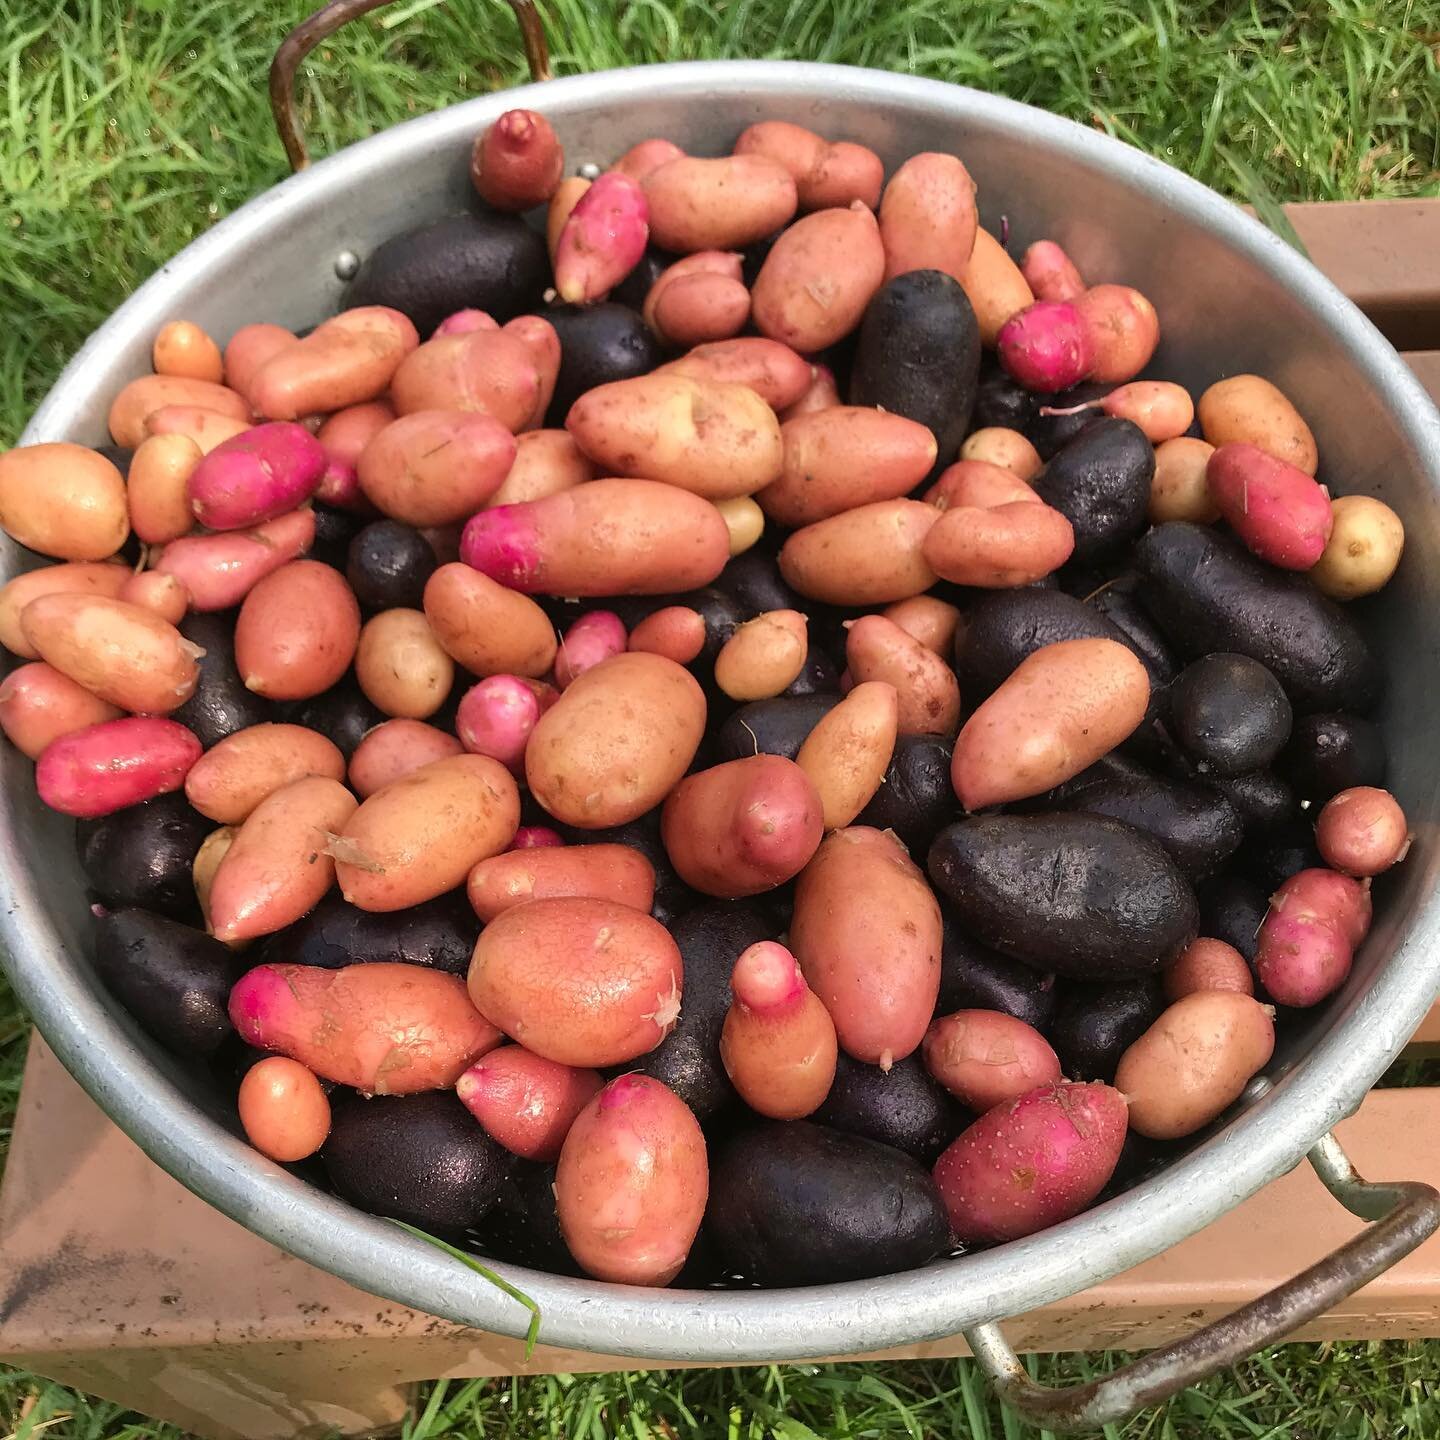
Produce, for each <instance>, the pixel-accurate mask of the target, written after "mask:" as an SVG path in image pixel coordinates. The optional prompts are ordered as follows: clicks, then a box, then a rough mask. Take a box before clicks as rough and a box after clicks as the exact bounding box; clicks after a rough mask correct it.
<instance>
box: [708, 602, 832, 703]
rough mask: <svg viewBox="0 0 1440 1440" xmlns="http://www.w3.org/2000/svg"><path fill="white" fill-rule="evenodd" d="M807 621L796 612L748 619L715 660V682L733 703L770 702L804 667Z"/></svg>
mask: <svg viewBox="0 0 1440 1440" xmlns="http://www.w3.org/2000/svg"><path fill="white" fill-rule="evenodd" d="M808 623H809V622H808V620H807V618H806V617H805V616H804V615H802V614H801V613H800V612H799V611H798V610H767V611H766V612H765V613H764V614H763V615H757V616H756V617H755V618H754V619H753V620H747V621H746V622H745V623H744V624H743V625H741V626H740V627H739V628H738V629H737V630H736V631H735V633H734V634H733V635H732V636H731V637H730V638H729V639H728V640H727V641H726V642H725V644H724V645H723V646H721V648H720V653H719V654H718V655H717V656H716V657H715V683H716V685H718V686H719V687H720V689H721V690H722V691H723V692H724V693H725V694H726V695H728V696H729V697H730V698H731V699H732V700H737V701H739V702H740V703H741V704H744V703H745V702H747V701H750V700H769V699H770V698H771V697H772V696H775V695H779V694H780V693H781V691H783V690H785V689H786V688H787V687H788V686H789V685H790V684H791V683H792V682H793V681H794V679H795V677H796V676H797V675H799V673H800V672H801V671H802V670H803V669H804V668H805V658H806V656H807V655H808V654H809V643H810V642H809V636H808V633H807V625H808Z"/></svg>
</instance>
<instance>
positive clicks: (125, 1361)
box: [0, 201, 1440, 1440]
mask: <svg viewBox="0 0 1440 1440" xmlns="http://www.w3.org/2000/svg"><path fill="white" fill-rule="evenodd" d="M1290 216H1291V219H1292V221H1293V223H1294V225H1295V227H1296V229H1297V231H1298V232H1299V234H1300V236H1301V237H1302V239H1303V240H1304V242H1305V244H1306V245H1307V247H1308V248H1309V250H1310V253H1311V255H1312V257H1313V258H1314V259H1315V261H1316V263H1317V264H1319V265H1320V266H1321V267H1322V268H1323V269H1325V270H1326V271H1327V273H1329V274H1330V275H1331V276H1332V278H1334V279H1335V280H1336V282H1337V283H1338V284H1340V286H1341V287H1342V288H1343V289H1344V290H1345V291H1346V292H1347V293H1348V294H1350V295H1351V296H1352V297H1353V298H1355V299H1356V301H1357V302H1358V303H1359V304H1360V305H1361V306H1362V307H1363V308H1364V309H1365V311H1366V313H1367V314H1369V315H1370V317H1371V318H1372V319H1373V320H1374V321H1375V323H1376V324H1377V325H1378V326H1379V327H1380V328H1381V329H1382V330H1383V331H1384V332H1385V333H1386V335H1387V336H1388V337H1389V338H1390V339H1391V340H1392V342H1393V343H1395V344H1396V345H1398V346H1400V347H1402V348H1404V349H1406V351H1407V352H1414V353H1407V358H1408V359H1409V360H1410V362H1411V364H1412V365H1414V367H1415V369H1416V371H1417V372H1418V373H1419V374H1420V375H1421V377H1422V379H1423V380H1424V381H1425V383H1426V385H1427V386H1428V387H1429V389H1430V391H1431V393H1432V395H1435V396H1436V398H1437V400H1440V243H1437V242H1440V201H1420V202H1409V201H1389V202H1377V203H1375V204H1365V205H1300V206H1292V207H1290ZM1416 1043H1417V1045H1419V1046H1421V1047H1422V1048H1423V1047H1424V1046H1432V1047H1436V1048H1440V1009H1437V1010H1436V1011H1432V1012H1431V1014H1430V1016H1429V1017H1428V1018H1427V1020H1426V1021H1425V1023H1424V1024H1423V1025H1422V1027H1421V1029H1420V1031H1419V1032H1417V1035H1416ZM1437 1117H1440V1091H1437V1090H1431V1089H1412V1090H1389V1091H1377V1092H1375V1093H1374V1094H1372V1095H1371V1096H1370V1097H1369V1098H1368V1099H1367V1100H1366V1101H1365V1103H1364V1105H1363V1106H1362V1107H1361V1109H1360V1110H1359V1112H1358V1113H1357V1114H1356V1115H1355V1116H1353V1117H1352V1118H1351V1119H1349V1120H1347V1121H1345V1122H1343V1123H1342V1124H1341V1125H1340V1127H1339V1135H1340V1138H1341V1140H1342V1141H1343V1143H1344V1145H1345V1147H1346V1149H1347V1150H1348V1151H1349V1152H1350V1154H1351V1156H1352V1157H1353V1158H1354V1160H1355V1162H1356V1164H1357V1165H1358V1167H1359V1169H1360V1170H1361V1172H1362V1173H1363V1174H1367V1175H1372V1176H1374V1177H1375V1178H1406V1179H1416V1180H1424V1181H1428V1182H1429V1183H1430V1184H1432V1185H1435V1186H1437V1187H1440V1150H1437V1148H1436V1147H1435V1145H1434V1144H1433V1143H1432V1141H1433V1136H1434V1133H1435V1128H1436V1124H1437ZM1358 1223H1359V1222H1358V1221H1356V1220H1355V1219H1353V1217H1351V1216H1349V1215H1347V1214H1346V1213H1345V1212H1343V1211H1342V1210H1341V1209H1340V1208H1339V1207H1338V1206H1337V1205H1336V1204H1335V1203H1334V1202H1333V1201H1332V1200H1330V1198H1329V1197H1328V1195H1326V1193H1325V1192H1324V1190H1323V1189H1322V1187H1321V1186H1320V1184H1319V1183H1318V1181H1316V1180H1315V1179H1314V1178H1313V1177H1312V1176H1311V1175H1310V1174H1309V1171H1308V1169H1304V1168H1302V1169H1301V1170H1297V1171H1295V1172H1294V1173H1292V1174H1291V1175H1288V1176H1286V1177H1285V1178H1283V1179H1281V1180H1279V1181H1276V1182H1275V1183H1274V1184H1272V1185H1270V1186H1269V1187H1267V1188H1266V1189H1265V1190H1263V1191H1262V1192H1261V1193H1260V1194H1259V1195H1256V1196H1254V1197H1253V1198H1252V1199H1250V1200H1249V1201H1247V1202H1246V1203H1245V1204H1243V1205H1241V1206H1239V1207H1238V1208H1237V1209H1236V1210H1234V1211H1232V1212H1231V1213H1230V1214H1229V1215H1227V1216H1225V1217H1224V1218H1223V1219H1221V1220H1219V1221H1217V1222H1216V1223H1215V1224H1214V1225H1212V1226H1210V1227H1209V1228H1208V1229H1207V1230H1205V1231H1204V1232H1203V1233H1202V1234H1200V1235H1196V1236H1192V1237H1191V1238H1190V1239H1189V1240H1186V1241H1184V1242H1182V1243H1181V1244H1179V1245H1177V1246H1175V1247H1174V1248H1173V1249H1171V1250H1169V1251H1167V1252H1166V1253H1165V1254H1164V1255H1161V1256H1158V1257H1157V1258H1156V1259H1154V1260H1150V1261H1147V1262H1146V1263H1145V1264H1143V1265H1139V1266H1136V1267H1135V1268H1134V1269H1132V1270H1129V1271H1127V1272H1126V1273H1125V1274H1123V1275H1119V1276H1116V1277H1115V1278H1114V1279H1112V1280H1108V1281H1106V1282H1104V1283H1103V1284H1100V1285H1096V1286H1094V1287H1092V1288H1091V1289H1089V1290H1087V1291H1084V1292H1083V1293H1082V1294H1079V1295H1076V1296H1072V1297H1071V1298H1069V1299H1068V1300H1064V1301H1061V1302H1059V1303H1057V1304H1055V1305H1051V1306H1047V1307H1046V1308H1045V1309H1043V1310H1038V1311H1035V1312H1032V1313H1031V1314H1029V1315H1027V1316H1024V1317H1022V1318H1019V1319H1016V1320H1012V1321H1008V1322H1007V1323H1006V1326H1005V1330H1006V1335H1007V1337H1008V1338H1009V1339H1010V1341H1011V1343H1012V1344H1013V1345H1015V1347H1016V1348H1017V1349H1020V1350H1081V1349H1099V1348H1105V1347H1112V1346H1117V1347H1128V1348H1145V1347H1147V1346H1153V1345H1156V1344H1161V1343H1163V1342H1165V1341H1167V1340H1170V1339H1173V1338H1176V1337H1178V1336H1180V1335H1182V1334H1185V1333H1188V1332H1189V1331H1190V1330H1192V1329H1193V1328H1195V1327H1196V1326H1197V1325H1200V1324H1203V1323H1204V1322H1205V1321H1207V1320H1210V1319H1214V1318H1217V1317H1218V1316H1220V1315H1223V1314H1224V1313H1226V1312H1227V1311H1229V1310H1231V1309H1233V1308H1234V1307H1235V1306H1236V1305H1238V1304H1240V1303H1242V1302H1244V1301H1245V1300H1248V1299H1250V1298H1252V1297H1253V1296H1255V1295H1257V1294H1260V1293H1261V1292H1263V1291H1265V1290H1267V1289H1269V1288H1271V1287H1272V1286H1273V1285H1275V1284H1277V1283H1279V1282H1280V1281H1281V1280H1284V1279H1286V1278H1288V1277H1289V1276H1291V1275H1293V1274H1294V1273H1296V1272H1297V1271H1299V1270H1302V1269H1304V1268H1305V1266H1307V1265H1308V1264H1310V1263H1311V1262H1313V1261H1314V1260H1316V1259H1317V1258H1318V1257H1319V1256H1321V1255H1322V1254H1324V1253H1326V1252H1327V1251H1329V1250H1331V1249H1333V1248H1334V1247H1335V1246H1337V1245H1338V1244H1340V1243H1341V1242H1342V1241H1343V1240H1344V1239H1346V1238H1347V1237H1348V1236H1350V1235H1351V1234H1353V1233H1354V1231H1355V1229H1356V1227H1357V1225H1358ZM1371 1335H1375V1336H1379V1335H1383V1336H1385V1337H1387V1338H1396V1337H1407V1336H1422V1335H1440V1237H1436V1238H1433V1239H1432V1240H1430V1241H1428V1242H1427V1243H1426V1244H1425V1245H1422V1246H1421V1247H1420V1249H1419V1250H1417V1251H1416V1252H1415V1253H1414V1254H1412V1255H1411V1256H1410V1257H1409V1258H1408V1259H1406V1260H1405V1261H1403V1262H1402V1263H1401V1264H1400V1265H1397V1266H1396V1267H1395V1268H1394V1269H1393V1270H1391V1271H1389V1272H1388V1273H1386V1274H1385V1275H1383V1276H1381V1277H1380V1278H1379V1279H1378V1280H1376V1281H1374V1282H1373V1283H1372V1284H1370V1285H1368V1286H1366V1287H1365V1288H1364V1289H1363V1290H1361V1291H1360V1292H1359V1293H1357V1294H1356V1295H1355V1296H1353V1297H1352V1298H1351V1299H1350V1300H1348V1301H1347V1302H1346V1303H1345V1304H1344V1305H1343V1306H1341V1307H1340V1308H1339V1309H1338V1310H1336V1311H1333V1312H1332V1313H1330V1314H1329V1315H1326V1316H1324V1317H1323V1318H1322V1319H1320V1320H1318V1321H1316V1322H1315V1323H1314V1324H1313V1325H1311V1326H1308V1327H1307V1328H1306V1329H1305V1330H1303V1331H1301V1332H1300V1336H1301V1338H1313V1339H1321V1338H1354V1337H1362V1336H1371ZM963 1351H964V1345H963V1342H962V1341H960V1340H959V1338H958V1337H955V1338H952V1339H947V1340H942V1341H937V1342H934V1343H930V1344H925V1345H917V1346H910V1347H906V1348H905V1349H903V1350H895V1351H885V1352H880V1353H879V1354H877V1355H876V1356H873V1357H867V1358H900V1357H902V1356H903V1357H940V1356H946V1355H956V1354H961V1353H963ZM0 1355H3V1356H4V1357H5V1358H6V1359H8V1360H10V1361H12V1362H13V1363H15V1364H18V1365H23V1366H25V1367H27V1368H30V1369H33V1370H36V1371H38V1372H39V1373H41V1374H43V1375H47V1376H50V1377H52V1378H54V1379H56V1380H59V1381H62V1382H64V1383H66V1384H69V1385H73V1386H75V1387H77V1388H79V1389H82V1390H86V1391H89V1392H91V1393H95V1394H99V1395H102V1396H105V1397H106V1398H109V1399H112V1400H116V1401H119V1402H121V1403H123V1404H125V1405H128V1406H130V1407H132V1408H134V1409H136V1410H139V1411H141V1412H143V1413H145V1414H148V1415H153V1416H155V1417H156V1418H159V1419H165V1420H169V1421H172V1422H173V1423H175V1424H177V1425H179V1426H182V1427H183V1428H185V1429H187V1430H189V1431H191V1432H193V1433H195V1434H198V1435H202V1436H210V1437H215V1440H238V1437H245V1440H262V1437H292V1436H317V1437H318V1436H320V1435H324V1434H328V1433H334V1432H340V1433H342V1434H360V1433H366V1432H370V1431H373V1430H375V1429H378V1428H382V1427H385V1426H387V1425H391V1424H393V1423H394V1422H396V1421H398V1420H399V1419H400V1418H401V1417H402V1416H403V1415H404V1413H405V1410H406V1404H407V1397H408V1387H409V1386H410V1385H411V1384H412V1383H413V1382H415V1381H417V1380H422V1379H429V1378H433V1377H437V1376H468V1375H511V1374H523V1373H555V1372H557V1371H569V1372H575V1371H594V1370H607V1369H617V1368H629V1367H631V1366H635V1365H639V1364H640V1362H636V1361H634V1360H630V1359H627V1358H626V1357H623V1356H597V1355H590V1354H584V1353H577V1352H574V1351H564V1350H556V1349H553V1348H548V1347H544V1346H542V1347H541V1348H540V1349H538V1350H537V1351H536V1353H535V1355H534V1356H533V1357H532V1358H531V1360H530V1361H529V1362H527V1361H526V1360H525V1358H524V1354H523V1347H522V1346H521V1345H520V1344H519V1343H518V1342H516V1341H512V1340H508V1339H505V1338H503V1337H501V1336H496V1335H490V1334H487V1333H484V1332H481V1331H475V1330H468V1329H466V1328H464V1327H461V1326H457V1325H453V1324H450V1323H449V1322H447V1321H443V1320H438V1319H435V1318H434V1317H432V1316H427V1315H422V1314H419V1313H417V1312H416V1311H413V1310H409V1309H407V1308H405V1307H404V1306H400V1305H392V1304H390V1303H388V1302H386V1301H382V1300H378V1299H376V1298H375V1297H374V1296H370V1295H366V1294H364V1293H363V1292H361V1291H358V1290H355V1289H353V1288H352V1287H350V1286H348V1285H345V1284H344V1283H342V1282H341V1281H339V1280H336V1279H335V1278H333V1277H332V1276H329V1275H326V1274H324V1273H322V1272H320V1271H317V1270H314V1269H312V1268H311V1267H310V1266H308V1265H305V1264H304V1263H303V1262H301V1261H299V1260H295V1259H292V1258H291V1257H289V1256H287V1255H285V1254H283V1253H282V1252H280V1251H278V1250H276V1249H274V1248H273V1247H272V1246H270V1245H267V1244H266V1243H265V1242H264V1241H262V1240H259V1239H257V1238H256V1237H255V1236H254V1235H252V1234H250V1233H249V1232H248V1231H246V1230H244V1229H243V1228H241V1227H240V1226H238V1225H236V1224H234V1223H233V1222H232V1221H230V1220H227V1219H226V1218H225V1217H224V1216H222V1215H220V1214H219V1212H217V1211H215V1210H212V1209H211V1208H210V1207H209V1206H208V1205H206V1204H205V1203H204V1202H202V1201H200V1200H198V1199H196V1198H195V1197H194V1196H193V1195H191V1194H190V1193H189V1192H188V1191H187V1190H185V1189H184V1188H183V1187H182V1186H180V1185H179V1184H178V1183H177V1182H175V1181H174V1180H172V1179H171V1178H170V1177H169V1176H168V1175H166V1174H165V1173H163V1172H162V1171H161V1170H160V1169H159V1168H158V1167H156V1166H155V1165H153V1164H152V1163H151V1162H150V1161H149V1160H147V1159H146V1158H145V1157H144V1156H143V1155H142V1154H141V1153H140V1151H139V1150H138V1149H137V1148H136V1147H135V1146H134V1145H133V1144H131V1142H130V1141H129V1140H127V1139H126V1138H125V1137H124V1136H123V1135H122V1134H121V1133H120V1132H119V1131H118V1130H117V1129H116V1128H115V1127H114V1126H113V1125H112V1124H110V1122H109V1121H108V1120H106V1119H105V1117H104V1116H103V1115H102V1114H101V1112H100V1111H99V1110H98V1109H97V1108H96V1107H95V1106H94V1104H92V1103H91V1101H90V1100H89V1099H88V1097H86V1096H85V1094H84V1093H83V1092H82V1091H81V1090H80V1088H79V1087H78V1086H77V1085H76V1084H75V1082H74V1081H73V1080H71V1079H70V1078H69V1076H68V1075H66V1073H65V1072H64V1070H63V1069H62V1068H61V1067H60V1065H59V1064H58V1062H57V1061H56V1060H55V1058H54V1057H53V1056H52V1055H51V1054H50V1051H49V1050H48V1048H47V1047H46V1046H45V1045H44V1043H43V1042H42V1041H40V1040H39V1039H38V1038H36V1039H35V1040H34V1041H33V1042H32V1045H31V1053H30V1058H29V1063H28V1064H27V1067H26V1072H25V1084H24V1090H23V1093H22V1097H21V1104H20V1113H19V1116H18V1119H17V1122H16V1127H15V1133H14V1139H13V1141H12V1144H11V1149H10V1159H9V1164H8V1167H7V1169H6V1172H5V1178H4V1185H3V1189H0ZM817 1358H818V1357H817Z"/></svg>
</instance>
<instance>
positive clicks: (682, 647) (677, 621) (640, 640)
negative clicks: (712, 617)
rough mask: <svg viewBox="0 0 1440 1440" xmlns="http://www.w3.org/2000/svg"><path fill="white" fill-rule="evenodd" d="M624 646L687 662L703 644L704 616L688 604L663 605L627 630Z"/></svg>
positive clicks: (699, 650)
mask: <svg viewBox="0 0 1440 1440" xmlns="http://www.w3.org/2000/svg"><path fill="white" fill-rule="evenodd" d="M626 648H627V649H629V650H639V651H643V652H645V653H646V654H650V655H663V656H664V657H665V658H666V659H667V660H673V661H674V662H675V663H676V664H677V665H688V664H689V663H690V662H691V661H692V660H693V659H695V657H696V656H697V655H699V653H700V652H701V651H702V650H703V649H704V648H705V619H704V617H703V616H702V615H701V614H700V612H699V611H698V610H692V609H691V608H690V607H689V606H688V605H667V606H665V607H664V609H662V610H656V611H655V612H654V613H653V614H651V615H647V616H646V617H645V618H644V619H643V620H642V621H641V622H640V623H639V624H638V625H637V626H636V627H635V628H634V629H633V630H632V631H631V632H630V638H629V641H628V642H627V644H626Z"/></svg>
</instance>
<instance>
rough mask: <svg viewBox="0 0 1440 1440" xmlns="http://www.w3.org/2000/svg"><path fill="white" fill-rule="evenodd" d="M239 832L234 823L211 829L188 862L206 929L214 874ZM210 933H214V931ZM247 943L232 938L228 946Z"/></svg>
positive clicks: (242, 946)
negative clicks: (192, 858)
mask: <svg viewBox="0 0 1440 1440" xmlns="http://www.w3.org/2000/svg"><path fill="white" fill-rule="evenodd" d="M239 833H240V830H239V827H238V826H235V825H222V826H221V827H220V828H219V829H218V830H212V831H211V832H210V833H209V834H208V835H207V836H206V837H205V838H204V839H203V840H202V841H201V842H200V848H199V849H198V850H197V851H196V852H195V858H194V860H192V861H191V862H190V878H191V880H192V881H193V882H194V884H195V898H196V900H198V901H199V902H200V914H201V916H202V917H203V919H204V921H205V928H206V930H207V931H208V930H210V892H211V890H213V889H214V888H215V876H216V874H217V873H218V872H219V869H220V862H221V861H222V860H223V859H224V858H225V857H226V856H227V855H228V854H229V853H230V847H231V846H232V845H233V844H234V843H235V837H236V836H237V835H238V834H239ZM210 933H211V934H214V931H210ZM249 943H250V942H249V941H248V940H232V941H230V947H231V949H233V950H243V949H244V948H245V947H246V946H247V945H249Z"/></svg>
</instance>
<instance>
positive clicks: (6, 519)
mask: <svg viewBox="0 0 1440 1440" xmlns="http://www.w3.org/2000/svg"><path fill="white" fill-rule="evenodd" d="M0 530H4V531H5V533H6V534H7V535H9V536H10V538H11V539H12V540H15V541H17V542H18V543H19V544H21V545H25V546H28V547H29V548H30V549H31V550H38V551H39V552H40V553H41V554H42V555H49V556H52V557H53V558H55V559H57V560H92V561H93V560H105V559H108V558H109V557H110V556H111V555H113V554H114V553H115V552H116V551H117V550H118V549H119V548H120V547H121V546H122V545H123V544H124V543H125V537H126V536H127V535H129V533H130V517H129V511H128V509H127V508H126V504H125V480H124V477H123V476H122V475H121V474H120V472H119V471H118V470H117V469H116V468H115V466H114V465H113V464H112V463H111V462H110V461H109V460H107V459H106V458H105V457H104V456H103V455H101V454H100V453H99V451H97V450H91V449H88V448H87V447H86V446H84V445H71V444H69V443H68V442H65V441H57V442H56V443H54V444H50V445H21V446H17V447H16V448H15V449H14V450H7V451H5V452H3V453H0Z"/></svg>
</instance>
